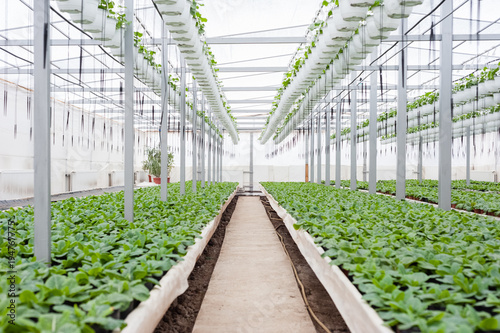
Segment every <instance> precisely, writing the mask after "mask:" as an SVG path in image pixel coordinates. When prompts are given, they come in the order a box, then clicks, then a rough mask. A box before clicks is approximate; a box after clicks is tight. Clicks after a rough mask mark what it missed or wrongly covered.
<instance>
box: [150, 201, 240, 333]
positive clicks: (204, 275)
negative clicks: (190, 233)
mask: <svg viewBox="0 0 500 333" xmlns="http://www.w3.org/2000/svg"><path fill="white" fill-rule="evenodd" d="M237 201H238V197H237V196H235V197H234V199H233V200H232V201H231V203H230V204H229V205H228V206H227V208H226V210H225V212H224V214H223V215H222V219H221V221H220V223H219V226H218V227H217V230H216V231H215V233H214V235H213V236H212V238H211V239H210V241H209V242H208V244H207V246H206V247H205V250H204V251H203V253H202V254H201V256H200V258H199V259H198V261H197V262H196V265H195V267H194V269H193V271H192V272H191V275H189V278H188V281H189V288H188V289H187V290H186V292H184V294H182V295H180V296H179V297H177V299H175V300H174V302H173V303H172V305H170V308H169V309H168V311H167V312H166V313H165V315H164V316H163V318H162V320H161V321H160V323H159V324H158V326H157V327H156V329H155V333H189V332H192V330H193V327H194V323H195V321H196V317H197V316H198V312H199V310H200V307H201V303H202V302H203V298H204V297H205V293H206V292H207V289H208V283H209V282H210V278H211V277H212V272H213V270H214V268H215V264H216V263H217V259H218V258H219V253H220V250H221V247H222V241H223V240H224V236H225V234H226V227H227V225H228V223H229V220H230V219H231V216H232V215H233V212H234V209H235V207H236V203H237Z"/></svg>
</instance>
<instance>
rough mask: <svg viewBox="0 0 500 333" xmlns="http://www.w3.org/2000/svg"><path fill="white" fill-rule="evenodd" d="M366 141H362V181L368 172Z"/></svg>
mask: <svg viewBox="0 0 500 333" xmlns="http://www.w3.org/2000/svg"><path fill="white" fill-rule="evenodd" d="M367 148H368V141H366V140H364V141H363V181H364V182H366V179H367V178H366V177H367V175H366V174H367V173H368V150H367Z"/></svg>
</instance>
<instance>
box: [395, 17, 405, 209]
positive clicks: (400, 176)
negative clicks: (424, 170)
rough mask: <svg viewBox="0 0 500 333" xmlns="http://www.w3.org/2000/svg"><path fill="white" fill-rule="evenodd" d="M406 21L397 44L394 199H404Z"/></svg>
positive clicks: (403, 21)
mask: <svg viewBox="0 0 500 333" xmlns="http://www.w3.org/2000/svg"><path fill="white" fill-rule="evenodd" d="M406 26H407V20H406V19H404V18H403V19H401V27H400V33H401V39H402V40H401V41H400V42H399V72H398V111H397V115H396V117H397V118H396V119H397V122H396V155H397V161H396V199H399V200H404V199H405V197H406V117H407V116H406V104H407V95H406V94H407V93H406V83H407V67H406V65H407V62H408V52H407V51H406V43H405V41H404V40H405V33H406V30H407V28H406Z"/></svg>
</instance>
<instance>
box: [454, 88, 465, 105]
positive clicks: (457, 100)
mask: <svg viewBox="0 0 500 333" xmlns="http://www.w3.org/2000/svg"><path fill="white" fill-rule="evenodd" d="M466 101H467V99H466V92H465V91H463V90H460V91H457V92H456V93H454V94H453V103H454V104H463V103H465V102H466Z"/></svg>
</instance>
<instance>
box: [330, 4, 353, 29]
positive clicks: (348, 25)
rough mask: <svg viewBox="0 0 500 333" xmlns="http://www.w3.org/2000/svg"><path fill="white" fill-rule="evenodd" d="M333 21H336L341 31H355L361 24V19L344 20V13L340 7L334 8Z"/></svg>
mask: <svg viewBox="0 0 500 333" xmlns="http://www.w3.org/2000/svg"><path fill="white" fill-rule="evenodd" d="M333 22H334V25H335V28H336V29H337V30H338V31H341V32H350V31H354V30H356V29H357V28H358V26H359V21H346V20H344V18H343V17H342V14H341V13H340V9H339V8H334V10H333Z"/></svg>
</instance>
